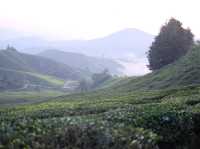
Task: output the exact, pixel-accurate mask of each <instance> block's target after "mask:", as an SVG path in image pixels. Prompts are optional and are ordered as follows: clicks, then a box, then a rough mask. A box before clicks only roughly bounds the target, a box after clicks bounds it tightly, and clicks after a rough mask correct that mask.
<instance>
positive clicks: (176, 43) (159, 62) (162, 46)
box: [148, 18, 194, 70]
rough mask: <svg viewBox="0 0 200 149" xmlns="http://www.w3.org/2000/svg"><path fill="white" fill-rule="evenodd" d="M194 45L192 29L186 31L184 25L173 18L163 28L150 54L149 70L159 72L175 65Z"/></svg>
mask: <svg viewBox="0 0 200 149" xmlns="http://www.w3.org/2000/svg"><path fill="white" fill-rule="evenodd" d="M193 44H194V40H193V34H192V32H191V31H190V29H184V28H183V27H182V23H181V22H180V21H178V20H176V19H174V18H171V19H170V20H169V21H168V22H167V23H166V24H165V25H163V26H162V27H161V30H160V33H159V34H158V36H156V37H155V41H154V42H153V43H152V45H151V47H150V50H149V52H148V60H149V65H148V67H149V69H150V70H157V69H160V68H162V67H163V66H165V65H168V64H170V63H173V62H174V61H176V60H177V59H178V58H180V57H181V56H183V55H185V54H186V53H187V52H188V50H190V49H191V47H192V45H193Z"/></svg>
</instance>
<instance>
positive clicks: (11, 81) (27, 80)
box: [0, 68, 64, 90]
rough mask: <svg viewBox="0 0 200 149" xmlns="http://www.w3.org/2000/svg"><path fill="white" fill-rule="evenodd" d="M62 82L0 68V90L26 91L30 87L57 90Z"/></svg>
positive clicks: (30, 73)
mask: <svg viewBox="0 0 200 149" xmlns="http://www.w3.org/2000/svg"><path fill="white" fill-rule="evenodd" d="M63 85H64V80H62V79H59V78H56V77H53V76H48V75H42V74H38V73H32V72H23V71H16V70H12V69H5V68H0V90H8V89H18V90H19V89H26V88H28V87H30V86H38V87H40V88H41V87H45V88H46V87H51V88H55V87H56V88H58V87H62V86H63Z"/></svg>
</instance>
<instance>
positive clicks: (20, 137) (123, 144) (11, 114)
mask: <svg viewBox="0 0 200 149" xmlns="http://www.w3.org/2000/svg"><path fill="white" fill-rule="evenodd" d="M199 65H200V48H199V47H198V48H195V49H193V50H192V51H191V52H189V53H188V54H187V55H186V56H185V57H183V58H181V59H180V60H178V61H177V62H175V63H174V64H171V65H168V66H166V67H164V68H163V69H160V70H159V71H155V72H153V73H150V74H148V75H146V76H143V77H138V78H135V77H129V78H120V79H113V80H112V81H110V82H109V81H108V82H106V83H105V84H104V86H101V87H100V88H101V89H99V90H95V91H91V92H85V93H76V94H70V95H66V94H65V93H64V94H63V93H55V94H54V93H53V94H48V93H43V94H42V93H41V94H42V95H41V96H42V97H39V94H38V95H34V97H33V98H32V95H33V94H29V95H28V96H27V97H28V98H29V97H30V99H29V100H30V101H31V102H26V104H25V105H24V104H12V105H11V106H9V107H8V106H2V107H1V109H0V148H6V149H7V148H9V149H10V148H11V149H13V148H14V149H18V148H19V149H21V148H34V149H41V148H47V149H60V148H65V149H199V146H200V127H199V126H200V85H199V84H200V83H199V82H200V77H199V74H200V69H199ZM17 94H18V95H17ZM35 94H37V93H35ZM48 95H49V97H48ZM1 96H2V98H0V101H1V102H0V103H4V104H5V103H6V102H9V101H10V102H12V101H14V102H16V103H17V101H20V100H19V99H23V98H27V97H25V93H24V92H21V93H20V92H18V93H14V96H15V97H17V99H18V100H15V98H12V95H11V94H7V97H6V95H5V93H2V94H1ZM6 99H7V100H6ZM32 99H33V100H32ZM14 102H13V103H14Z"/></svg>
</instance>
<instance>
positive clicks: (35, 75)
mask: <svg viewBox="0 0 200 149" xmlns="http://www.w3.org/2000/svg"><path fill="white" fill-rule="evenodd" d="M0 72H1V73H0V80H1V85H0V88H18V87H23V85H24V84H26V83H27V82H28V83H29V84H39V85H41V84H42V85H45V86H49V85H50V86H52V85H55V86H57V85H64V80H80V79H81V77H82V76H81V75H82V74H81V73H82V72H81V71H80V70H78V69H77V70H75V69H73V68H71V67H69V66H67V65H65V64H62V63H58V62H55V61H53V60H50V59H47V58H43V57H40V56H35V55H29V54H24V53H20V52H18V51H16V50H15V49H7V50H0Z"/></svg>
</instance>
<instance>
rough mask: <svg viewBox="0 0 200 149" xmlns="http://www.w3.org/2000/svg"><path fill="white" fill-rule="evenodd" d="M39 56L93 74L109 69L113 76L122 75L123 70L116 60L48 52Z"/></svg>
mask: <svg viewBox="0 0 200 149" xmlns="http://www.w3.org/2000/svg"><path fill="white" fill-rule="evenodd" d="M39 56H43V57H46V58H49V59H52V60H54V61H57V62H61V63H63V64H66V65H68V66H70V67H72V68H76V69H82V70H85V71H90V72H92V73H99V72H102V71H103V70H105V69H108V70H109V72H110V73H111V74H121V73H122V72H121V71H122V69H123V67H122V65H120V64H118V63H117V62H115V61H114V60H111V59H106V58H97V57H91V56H86V55H83V54H78V53H72V52H63V51H59V50H46V51H44V52H41V53H39Z"/></svg>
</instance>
